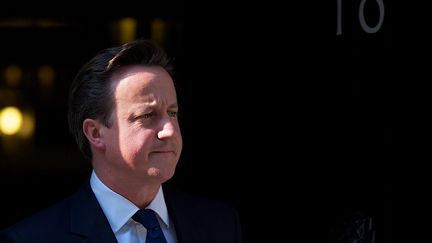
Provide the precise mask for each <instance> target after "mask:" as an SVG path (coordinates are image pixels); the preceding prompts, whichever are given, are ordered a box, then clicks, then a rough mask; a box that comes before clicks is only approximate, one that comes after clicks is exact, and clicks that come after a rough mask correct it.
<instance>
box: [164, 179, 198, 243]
mask: <svg viewBox="0 0 432 243" xmlns="http://www.w3.org/2000/svg"><path fill="white" fill-rule="evenodd" d="M163 190H164V197H165V203H166V205H167V208H168V213H169V215H170V218H171V219H172V221H173V224H174V227H175V231H176V235H177V240H178V243H195V242H205V235H204V230H202V229H201V228H202V227H201V224H200V222H199V221H198V220H197V219H198V217H195V216H196V215H195V213H194V210H193V208H191V205H190V202H189V203H188V201H187V200H186V199H185V198H184V196H183V195H181V194H179V193H177V192H175V191H172V190H170V189H169V188H165V187H164V188H163Z"/></svg>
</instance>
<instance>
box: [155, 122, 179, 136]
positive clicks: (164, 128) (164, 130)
mask: <svg viewBox="0 0 432 243" xmlns="http://www.w3.org/2000/svg"><path fill="white" fill-rule="evenodd" d="M176 127H177V126H176V121H174V120H173V119H172V118H171V117H169V118H166V119H163V121H162V124H161V129H160V130H159V132H158V138H159V139H165V138H170V137H173V136H174V135H175V133H176Z"/></svg>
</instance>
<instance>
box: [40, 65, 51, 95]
mask: <svg viewBox="0 0 432 243" xmlns="http://www.w3.org/2000/svg"><path fill="white" fill-rule="evenodd" d="M37 76H38V80H39V85H40V87H41V89H42V90H51V88H52V86H53V84H54V77H55V72H54V68H52V67H51V66H50V65H43V66H41V67H39V69H38V73H37Z"/></svg>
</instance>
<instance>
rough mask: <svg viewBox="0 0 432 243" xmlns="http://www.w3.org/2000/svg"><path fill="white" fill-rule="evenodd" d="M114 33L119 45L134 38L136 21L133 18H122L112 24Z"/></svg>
mask: <svg viewBox="0 0 432 243" xmlns="http://www.w3.org/2000/svg"><path fill="white" fill-rule="evenodd" d="M114 31H115V32H116V34H115V35H117V39H118V41H119V42H120V43H126V42H128V41H132V40H134V39H135V38H136V32H137V21H136V19H134V18H122V19H120V20H118V21H117V22H115V23H114Z"/></svg>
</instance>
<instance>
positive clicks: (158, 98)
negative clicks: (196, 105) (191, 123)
mask: <svg viewBox="0 0 432 243" xmlns="http://www.w3.org/2000/svg"><path fill="white" fill-rule="evenodd" d="M112 80H113V81H114V104H115V107H114V108H113V113H112V117H111V119H112V126H111V127H110V128H104V137H105V138H106V141H105V143H106V157H105V158H106V165H107V166H109V167H110V168H108V169H109V170H117V172H119V173H121V174H123V175H128V176H129V175H130V176H131V177H136V178H139V179H141V178H142V179H144V180H153V179H155V182H164V181H166V180H168V179H170V178H171V177H172V176H173V175H174V171H175V168H176V165H177V162H178V160H179V157H180V153H181V150H182V137H181V133H180V128H179V124H178V120H177V112H178V105H177V97H176V91H175V88H174V84H173V80H172V79H171V77H170V75H169V74H168V73H167V72H166V71H165V70H164V69H163V68H161V67H142V66H129V67H125V68H123V69H120V70H119V71H117V72H116V73H115V74H114V75H113V76H112ZM112 172H113V173H112V174H115V173H116V172H114V171H112Z"/></svg>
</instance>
